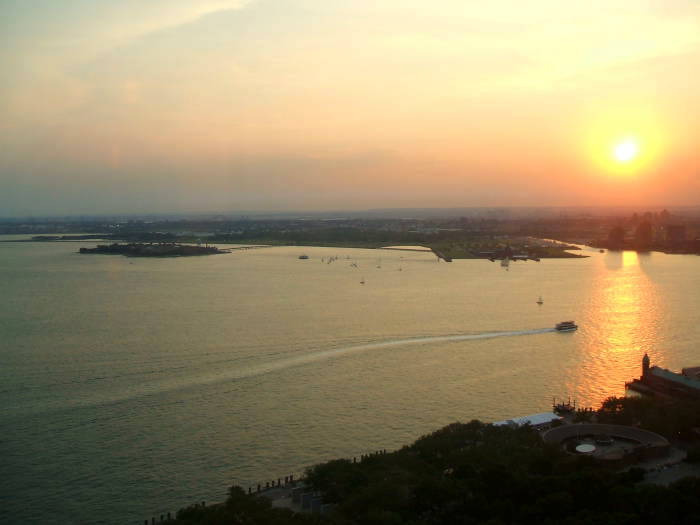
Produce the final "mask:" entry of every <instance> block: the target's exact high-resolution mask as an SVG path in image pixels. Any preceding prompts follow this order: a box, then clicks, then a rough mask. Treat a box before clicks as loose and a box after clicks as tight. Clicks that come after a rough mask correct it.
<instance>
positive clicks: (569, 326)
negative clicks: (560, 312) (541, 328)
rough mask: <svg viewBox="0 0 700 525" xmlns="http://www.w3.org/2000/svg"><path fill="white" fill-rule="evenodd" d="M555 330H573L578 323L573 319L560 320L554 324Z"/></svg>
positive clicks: (576, 327)
mask: <svg viewBox="0 0 700 525" xmlns="http://www.w3.org/2000/svg"><path fill="white" fill-rule="evenodd" d="M554 329H555V330H556V331H557V332H573V331H574V330H577V329H578V325H577V324H576V323H574V322H573V321H562V322H561V323H557V324H556V325H555V326H554Z"/></svg>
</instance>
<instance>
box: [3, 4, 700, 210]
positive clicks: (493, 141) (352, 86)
mask: <svg viewBox="0 0 700 525" xmlns="http://www.w3.org/2000/svg"><path fill="white" fill-rule="evenodd" d="M28 4H31V5H28ZM58 4H59V3H57V2H55V1H53V0H38V1H35V2H31V3H29V2H24V1H21V0H9V1H7V2H3V3H2V4H0V20H1V22H0V24H2V27H0V30H2V32H3V34H4V35H6V39H5V41H6V42H7V43H6V45H4V46H3V48H2V50H0V67H1V68H2V80H0V103H1V104H2V110H3V111H2V114H3V116H4V118H3V119H2V121H1V122H0V149H1V150H2V151H3V155H2V158H0V210H2V211H1V212H0V213H2V214H3V215H22V214H51V213H65V214H68V213H99V212H105V213H118V212H137V213H138V212H146V211H160V212H169V211H173V212H175V211H213V210H216V211H234V212H235V211H237V210H256V209H257V210H262V209H265V210H288V209H309V210H311V209H315V210H318V209H339V208H341V209H361V208H367V207H402V206H411V207H439V206H477V205H482V206H483V205H486V206H488V205H499V206H503V205H576V204H581V205H606V204H614V205H628V204H632V205H637V204H639V205H652V204H659V205H682V204H698V203H699V202H698V201H699V200H700V199H699V196H700V162H699V161H700V148H698V145H699V143H698V131H700V89H698V86H699V85H700V82H699V80H700V67H698V65H699V64H700V3H699V2H696V1H693V0H663V1H662V0H649V1H646V2H640V1H628V0H618V1H616V2H602V1H601V2H594V1H590V0H588V1H580V2H579V1H567V2H561V1H554V0H552V1H550V0H531V1H528V2H521V1H501V0H494V1H490V2H467V1H464V0H459V1H458V0H443V1H441V2H433V3H432V4H435V5H431V3H426V2H423V1H421V2H419V1H417V0H404V1H386V2H379V3H377V2H371V1H368V0H367V1H366V0H356V1H353V2H322V1H311V0H257V1H256V0H249V1H244V0H211V1H207V0H203V1H198V2H191V1H186V0H150V1H149V2H137V1H135V0H119V1H118V0H113V1H110V0H104V1H102V2H94V1H92V0H64V1H62V2H60V6H59V5H58ZM144 4H145V5H144ZM338 4H339V5H338ZM192 5H196V7H192ZM624 140H632V141H633V142H634V144H635V145H636V146H638V150H639V151H638V154H637V155H636V156H635V158H634V159H632V160H631V161H629V162H625V163H621V162H616V161H615V160H614V157H613V151H614V147H615V145H616V144H619V143H620V142H621V141H624Z"/></svg>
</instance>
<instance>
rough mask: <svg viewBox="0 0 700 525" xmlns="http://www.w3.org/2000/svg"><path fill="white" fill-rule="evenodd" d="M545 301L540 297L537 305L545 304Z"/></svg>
mask: <svg viewBox="0 0 700 525" xmlns="http://www.w3.org/2000/svg"><path fill="white" fill-rule="evenodd" d="M543 303H544V301H543V300H542V296H541V295H540V298H539V299H537V304H543Z"/></svg>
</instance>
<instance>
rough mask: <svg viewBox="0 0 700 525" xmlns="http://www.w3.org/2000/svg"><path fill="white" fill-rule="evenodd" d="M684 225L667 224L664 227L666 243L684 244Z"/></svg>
mask: <svg viewBox="0 0 700 525" xmlns="http://www.w3.org/2000/svg"><path fill="white" fill-rule="evenodd" d="M685 234H686V230H685V225H684V224H668V225H667V226H666V242H668V243H669V244H680V243H683V242H685Z"/></svg>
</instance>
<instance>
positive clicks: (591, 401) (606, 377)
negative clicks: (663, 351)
mask: <svg viewBox="0 0 700 525" xmlns="http://www.w3.org/2000/svg"><path fill="white" fill-rule="evenodd" d="M644 257H646V255H644V254H638V253H637V252H634V251H625V252H609V253H608V254H606V256H605V257H604V258H603V260H602V264H601V268H600V272H598V274H597V275H596V277H595V279H594V280H593V282H592V287H591V291H590V296H589V300H588V304H587V305H585V308H584V311H583V313H584V315H585V316H586V319H585V321H584V326H583V330H582V332H583V333H582V334H581V335H583V337H581V343H580V344H581V347H582V348H581V355H580V359H581V366H580V367H579V376H578V377H577V378H576V379H575V381H574V383H575V385H573V384H572V388H576V387H577V388H578V389H579V390H578V392H577V395H578V396H579V400H580V402H582V403H584V404H586V405H591V406H597V404H598V403H599V402H600V401H601V400H602V399H605V398H606V397H608V396H610V395H613V394H614V395H622V394H623V393H624V383H625V381H630V380H631V379H633V378H634V377H637V376H639V375H640V374H641V359H642V356H643V355H644V353H645V352H650V351H651V350H652V347H653V343H654V341H655V337H656V332H657V330H658V328H659V322H660V307H659V303H660V301H661V299H660V297H659V293H660V291H659V290H658V289H657V287H656V286H655V284H654V282H653V281H652V279H651V278H650V277H649V276H648V275H647V274H646V273H645V271H644V267H643V264H642V260H643V258H644ZM603 265H604V266H603ZM653 350H654V351H655V355H656V357H657V359H658V358H659V357H661V356H659V355H658V353H659V352H658V348H656V347H653Z"/></svg>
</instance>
